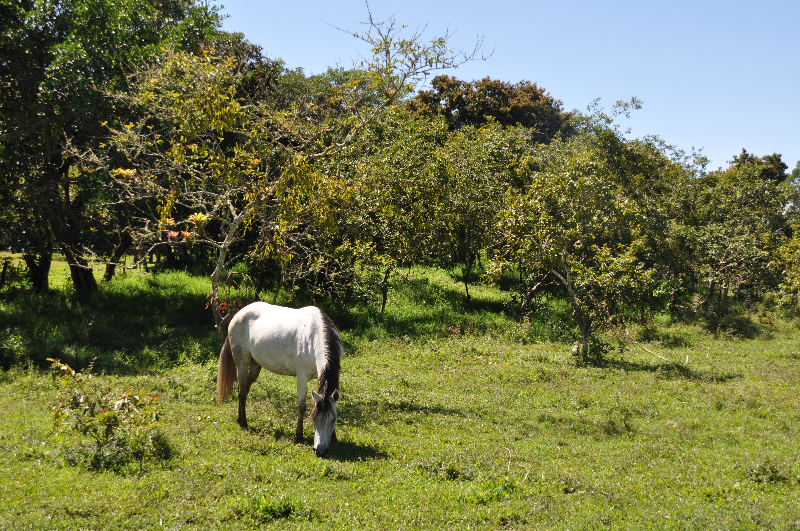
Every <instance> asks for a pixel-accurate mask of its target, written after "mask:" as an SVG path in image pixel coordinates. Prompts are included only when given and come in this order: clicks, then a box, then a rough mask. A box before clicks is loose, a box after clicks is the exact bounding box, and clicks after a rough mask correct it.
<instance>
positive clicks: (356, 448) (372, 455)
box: [325, 440, 389, 462]
mask: <svg viewBox="0 0 800 531" xmlns="http://www.w3.org/2000/svg"><path fill="white" fill-rule="evenodd" d="M325 459H332V460H334V461H341V462H353V461H371V460H376V459H389V454H388V453H386V452H385V451H383V450H382V449H381V448H380V447H378V446H377V445H374V444H362V443H356V442H353V441H342V440H339V441H337V442H335V443H332V444H331V449H330V451H329V452H328V455H326V456H325Z"/></svg>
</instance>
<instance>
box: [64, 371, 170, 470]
mask: <svg viewBox="0 0 800 531" xmlns="http://www.w3.org/2000/svg"><path fill="white" fill-rule="evenodd" d="M48 361H50V362H51V363H52V365H51V367H50V368H51V370H52V371H53V375H54V377H55V376H56V375H57V376H58V380H59V382H60V384H61V388H62V390H61V392H59V393H58V395H56V405H55V406H54V407H53V424H54V427H55V428H56V429H57V430H58V429H59V428H60V427H61V426H63V425H65V424H66V425H71V426H72V428H73V429H74V430H75V431H77V432H79V433H81V434H83V435H88V436H90V437H91V438H92V441H91V442H90V443H87V444H83V445H80V446H78V447H77V448H73V449H71V450H69V451H67V453H66V455H65V458H66V460H67V462H68V463H70V464H73V465H78V464H81V463H84V464H86V465H87V466H88V467H89V468H90V469H93V470H115V471H122V470H123V469H124V468H125V467H127V466H128V465H129V464H131V463H138V464H139V466H140V468H141V466H142V465H143V464H144V463H145V462H146V461H166V460H169V459H171V458H172V457H173V455H174V450H173V448H172V446H171V445H170V443H169V441H168V440H167V438H166V437H165V436H164V434H163V433H161V432H160V431H159V430H158V427H159V422H158V420H159V416H160V414H161V412H162V409H161V407H160V405H159V403H158V400H159V399H160V397H158V396H155V395H152V394H145V393H144V392H139V393H134V392H133V390H132V388H128V389H126V390H125V391H123V392H122V393H113V392H112V391H111V390H110V389H108V388H106V387H102V386H100V385H99V384H97V383H96V380H93V378H92V373H91V370H92V367H91V365H90V366H89V368H87V370H86V371H85V372H83V373H81V372H76V371H75V370H74V369H72V368H71V367H70V366H69V365H67V364H66V363H61V362H60V361H59V360H55V359H52V358H48Z"/></svg>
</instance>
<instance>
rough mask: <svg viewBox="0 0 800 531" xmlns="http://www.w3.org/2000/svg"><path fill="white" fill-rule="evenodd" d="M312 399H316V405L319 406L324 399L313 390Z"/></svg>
mask: <svg viewBox="0 0 800 531" xmlns="http://www.w3.org/2000/svg"><path fill="white" fill-rule="evenodd" d="M311 397H312V398H313V399H314V403H315V404H319V402H320V400H322V397H321V396H319V394H318V393H317V392H316V391H314V390H313V389H312V390H311Z"/></svg>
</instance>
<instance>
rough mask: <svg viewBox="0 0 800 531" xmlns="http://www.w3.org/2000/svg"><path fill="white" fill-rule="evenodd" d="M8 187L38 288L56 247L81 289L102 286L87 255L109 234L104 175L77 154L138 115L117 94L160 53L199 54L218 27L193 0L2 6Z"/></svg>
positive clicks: (2, 174)
mask: <svg viewBox="0 0 800 531" xmlns="http://www.w3.org/2000/svg"><path fill="white" fill-rule="evenodd" d="M2 13H3V17H1V18H2V26H3V27H2V31H1V32H0V35H2V36H1V37H0V39H2V46H1V47H0V87H2V89H0V130H2V135H3V141H2V142H0V188H2V190H3V195H2V197H1V198H0V199H2V201H3V208H4V210H5V211H6V212H7V218H6V223H7V226H6V227H4V228H5V229H7V230H8V231H9V232H10V233H11V234H12V247H13V248H14V249H16V250H21V251H24V257H25V260H26V262H27V263H28V266H29V269H30V272H31V276H32V280H33V282H34V286H35V287H36V288H37V289H40V290H43V289H47V270H48V269H49V263H50V259H51V258H50V257H51V254H52V252H53V250H54V249H56V248H60V249H61V250H62V251H63V252H64V254H65V256H66V258H67V260H68V262H69V265H70V269H71V272H72V278H73V283H74V285H75V288H76V289H77V290H78V291H81V292H83V291H91V290H92V289H93V288H94V286H95V281H94V277H93V275H92V272H91V268H90V267H89V265H88V260H87V258H86V253H87V252H91V251H90V248H91V246H92V244H93V243H94V238H96V237H97V236H98V235H102V234H104V233H106V230H105V228H106V227H104V226H103V225H104V220H103V219H102V218H103V217H104V214H102V213H99V212H98V206H97V205H98V202H100V201H102V198H101V197H100V196H99V195H98V194H99V193H100V190H101V187H99V186H98V184H99V183H98V175H96V174H93V173H91V172H89V171H86V169H85V168H83V167H81V166H80V164H77V162H76V160H75V159H74V158H73V157H72V156H71V155H70V152H71V151H72V148H75V149H85V148H86V146H87V145H89V144H91V143H92V142H93V140H94V139H96V138H97V137H98V136H101V135H102V134H103V133H104V131H105V129H104V127H103V126H102V123H105V122H111V123H113V122H114V121H115V120H116V121H119V122H124V121H126V119H127V117H128V116H129V115H130V113H131V109H129V108H128V107H127V106H126V105H125V104H124V103H123V102H122V101H120V100H118V99H116V98H114V97H113V96H112V94H114V93H117V92H120V91H124V90H125V89H126V85H127V80H126V79H127V78H126V73H127V72H129V71H130V70H132V69H134V68H136V67H138V66H141V65H142V64H144V63H145V62H146V61H148V60H149V58H150V57H152V56H153V55H154V53H155V52H156V51H157V50H158V48H159V46H162V45H164V44H169V45H171V46H176V47H183V48H188V49H193V48H194V47H195V45H196V44H197V43H199V42H201V41H202V40H204V39H205V38H206V37H207V36H208V35H209V34H210V33H211V32H212V31H213V30H214V29H215V27H216V26H217V24H218V17H217V14H216V12H215V11H214V10H213V9H211V8H209V7H208V6H207V5H204V4H195V3H194V1H193V0H150V1H138V0H122V1H114V2H110V1H108V0H70V1H66V0H53V1H32V0H31V1H28V0H24V1H13V0H3V2H2Z"/></svg>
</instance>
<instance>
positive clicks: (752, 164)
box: [731, 149, 789, 183]
mask: <svg viewBox="0 0 800 531" xmlns="http://www.w3.org/2000/svg"><path fill="white" fill-rule="evenodd" d="M731 166H732V167H734V168H736V169H744V168H754V169H755V170H756V171H757V172H758V176H759V177H760V178H761V179H762V180H763V181H764V182H776V183H782V182H784V181H785V180H786V178H787V177H788V175H787V174H786V170H787V169H788V168H789V166H787V165H786V163H784V162H783V161H782V160H781V155H780V154H779V153H773V154H772V155H764V157H763V158H760V157H756V156H755V155H753V154H751V153H748V152H747V150H746V149H742V152H741V154H740V155H739V156H738V157H737V156H735V155H734V157H733V161H731Z"/></svg>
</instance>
